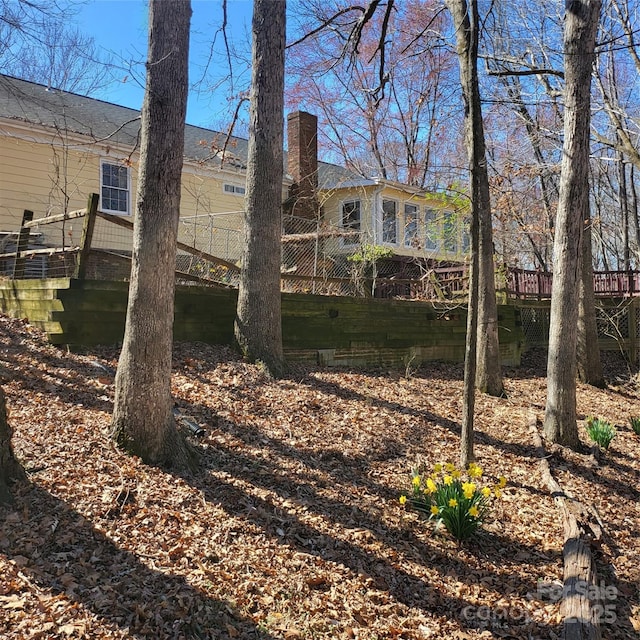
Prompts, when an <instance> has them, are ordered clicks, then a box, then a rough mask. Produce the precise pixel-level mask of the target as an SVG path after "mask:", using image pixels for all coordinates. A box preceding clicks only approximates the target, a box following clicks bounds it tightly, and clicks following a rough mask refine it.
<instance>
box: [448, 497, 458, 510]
mask: <svg viewBox="0 0 640 640" xmlns="http://www.w3.org/2000/svg"><path fill="white" fill-rule="evenodd" d="M449 506H450V507H454V508H455V507H457V506H458V501H457V500H456V499H455V498H451V499H450V500H449Z"/></svg>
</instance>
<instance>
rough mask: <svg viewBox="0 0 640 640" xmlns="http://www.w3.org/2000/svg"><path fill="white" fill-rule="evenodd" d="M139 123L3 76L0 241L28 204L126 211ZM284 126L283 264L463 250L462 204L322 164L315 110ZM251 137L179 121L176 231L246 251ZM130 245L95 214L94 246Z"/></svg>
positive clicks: (50, 237) (211, 245)
mask: <svg viewBox="0 0 640 640" xmlns="http://www.w3.org/2000/svg"><path fill="white" fill-rule="evenodd" d="M139 130H140V113H139V112H138V111H136V110H133V109H128V108H126V107H122V106H119V105H115V104H112V103H109V102H105V101H102V100H97V99H95V98H88V97H84V96H80V95H76V94H72V93H68V92H64V91H60V90H57V89H53V88H50V87H47V86H45V85H40V84H36V83H32V82H27V81H24V80H20V79H17V78H12V77H9V76H3V75H0V239H1V238H2V237H4V238H5V240H7V239H10V238H11V237H12V234H14V235H15V232H16V230H17V229H18V228H19V227H20V224H21V219H22V215H23V211H24V210H31V211H34V212H35V217H36V218H38V217H45V216H54V215H56V214H60V213H65V212H70V211H73V210H77V209H81V208H83V207H84V206H85V204H86V198H87V195H88V194H89V193H92V192H97V193H99V194H100V203H99V208H100V210H102V211H103V212H105V213H110V214H113V215H116V216H121V217H123V218H128V219H131V218H132V216H133V206H134V194H135V190H136V179H137V163H138V143H139ZM287 131H288V146H289V149H288V153H287V154H286V174H285V178H284V181H283V185H282V190H283V200H284V213H285V223H284V232H285V234H286V236H289V240H290V242H288V243H285V245H284V246H285V251H284V259H283V263H284V264H283V269H284V270H288V271H290V272H295V273H297V274H301V275H317V274H318V270H319V269H322V270H323V271H324V273H325V275H327V274H328V275H332V276H337V277H340V276H343V275H344V273H342V271H343V270H344V269H347V270H348V268H349V263H348V257H349V255H352V254H353V253H354V251H356V250H357V249H358V247H360V246H361V245H363V244H370V245H379V246H383V247H387V248H388V249H389V254H390V255H393V259H390V260H387V262H388V264H389V265H391V266H390V267H388V270H390V271H392V272H393V271H394V270H395V271H397V269H398V268H399V267H398V265H402V264H408V263H411V261H415V260H417V259H420V260H423V261H424V260H428V261H430V262H434V261H458V262H459V261H461V260H462V259H463V258H464V254H465V253H466V251H467V248H468V247H467V240H466V233H465V231H464V229H465V225H464V224H463V220H462V217H463V216H464V212H461V211H460V210H458V209H456V206H455V203H453V202H452V201H449V200H447V199H444V198H443V197H442V196H439V195H436V194H430V193H428V192H426V191H424V190H421V189H417V188H414V187H409V186H407V185H403V184H399V183H395V182H391V181H388V180H382V179H379V178H363V177H362V176H360V175H358V174H356V173H355V172H353V171H350V170H348V169H346V168H344V167H340V166H338V165H335V164H330V163H325V162H319V161H318V158H317V119H316V118H315V116H313V115H311V114H308V113H304V112H300V111H298V112H295V113H292V114H289V116H288V119H287ZM247 146H248V145H247V141H246V140H244V139H242V138H238V137H232V138H230V139H228V140H227V139H226V136H225V135H224V134H222V133H220V132H216V131H212V130H209V129H205V128H201V127H195V126H192V125H187V127H186V131H185V160H184V168H183V180H182V199H181V215H180V227H179V239H180V240H181V241H182V242H184V243H186V244H189V245H190V246H193V247H196V248H198V249H200V250H201V251H205V252H207V253H209V254H211V255H214V256H217V257H220V258H223V259H224V260H227V261H231V262H237V261H238V260H239V258H240V255H241V242H242V233H241V230H242V218H243V216H242V208H243V196H244V194H245V168H246V164H245V163H246V158H247ZM80 231H81V229H80V224H76V225H74V224H73V223H72V222H71V221H69V222H68V223H67V224H64V225H63V227H62V228H58V229H56V230H55V231H53V232H52V231H50V230H49V229H48V228H45V227H44V226H43V227H42V228H41V229H40V230H39V235H36V238H38V241H39V242H40V243H42V245H43V246H60V245H61V244H66V246H72V245H74V244H77V243H78V241H79V236H80ZM286 236H285V237H286ZM294 236H296V237H294ZM0 241H1V240H0ZM130 242H131V240H130V233H127V232H126V230H124V229H121V228H115V229H114V228H113V225H108V224H107V223H105V221H103V220H98V222H97V227H96V231H95V233H94V246H98V247H101V248H105V249H109V250H111V251H114V252H118V251H120V252H123V253H126V252H128V251H130ZM6 244H7V242H6V241H5V246H6ZM0 253H1V252H0ZM394 265H395V266H394Z"/></svg>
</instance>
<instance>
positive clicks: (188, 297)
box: [0, 278, 524, 367]
mask: <svg viewBox="0 0 640 640" xmlns="http://www.w3.org/2000/svg"><path fill="white" fill-rule="evenodd" d="M127 294H128V284H127V283H126V282H108V281H98V280H85V281H80V280H76V279H68V278H59V279H50V280H8V279H7V280H4V281H0V311H2V312H4V313H6V314H8V315H11V316H14V317H23V318H27V319H28V320H29V322H31V323H32V324H34V325H36V326H38V327H40V328H42V329H43V330H44V331H46V332H47V334H48V336H49V340H50V341H51V342H52V343H54V344H59V345H69V346H70V347H74V348H78V347H82V346H91V345H96V344H115V343H118V342H121V341H122V336H123V333H124V322H125V315H126V305H127ZM236 301H237V291H236V290H234V289H215V288H203V287H191V286H178V287H176V296H175V322H174V338H175V339H176V340H178V341H199V342H205V343H210V344H231V343H232V341H233V320H234V317H235V309H236ZM499 324H500V349H501V352H502V358H503V362H504V364H507V365H517V364H519V362H520V355H521V352H522V350H523V348H524V340H523V333H522V328H521V326H520V321H519V313H518V311H517V310H516V308H515V307H513V306H508V305H504V306H500V307H499ZM282 331H283V338H284V347H285V353H286V356H287V358H288V359H289V360H291V361H296V360H297V361H307V362H316V363H318V364H323V365H327V366H334V365H347V366H378V365H380V366H390V367H404V366H406V365H408V364H412V365H418V364H420V363H421V362H425V361H432V360H444V361H452V362H462V360H463V358H464V340H465V331H466V310H465V309H464V307H452V306H446V305H438V304H431V303H427V302H413V301H406V300H377V299H364V298H349V297H329V296H314V295H306V294H286V293H284V294H282Z"/></svg>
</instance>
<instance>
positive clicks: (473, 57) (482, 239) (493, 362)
mask: <svg viewBox="0 0 640 640" xmlns="http://www.w3.org/2000/svg"><path fill="white" fill-rule="evenodd" d="M446 5H447V7H448V8H449V11H450V12H451V15H452V17H453V24H454V28H455V31H456V43H457V44H456V49H457V53H458V60H459V66H460V83H461V85H462V95H463V98H464V112H465V145H466V148H467V159H468V164H469V171H470V174H471V184H470V186H471V217H472V219H473V220H474V221H477V224H478V228H479V235H478V244H477V251H478V256H477V259H478V274H477V277H478V306H477V308H475V307H472V306H471V302H472V300H471V298H470V306H469V315H470V316H471V317H475V322H477V325H478V326H477V329H476V333H477V345H475V346H473V345H471V346H468V348H467V355H469V353H470V351H473V350H475V351H476V352H477V371H476V372H475V374H474V377H475V384H476V386H477V387H478V388H479V389H480V390H481V391H483V392H486V393H489V394H491V395H496V396H499V395H501V394H502V393H503V385H502V371H501V362H500V347H499V344H498V311H497V303H496V287H495V273H494V263H493V230H492V217H491V199H490V196H489V174H488V170H487V158H486V147H485V139H484V124H483V121H482V103H481V100H480V85H479V81H478V38H479V33H480V29H479V15H478V3H477V0H469V1H467V0H446ZM469 337H473V336H472V335H471V336H469ZM468 339H469V338H468ZM470 400H471V398H467V401H470ZM465 413H473V409H471V411H470V412H465Z"/></svg>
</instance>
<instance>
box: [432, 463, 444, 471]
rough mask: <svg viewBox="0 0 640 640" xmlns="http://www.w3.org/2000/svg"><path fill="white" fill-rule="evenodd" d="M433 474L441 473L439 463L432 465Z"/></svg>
mask: <svg viewBox="0 0 640 640" xmlns="http://www.w3.org/2000/svg"><path fill="white" fill-rule="evenodd" d="M433 473H442V465H441V464H440V463H439V462H438V464H434V465H433Z"/></svg>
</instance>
